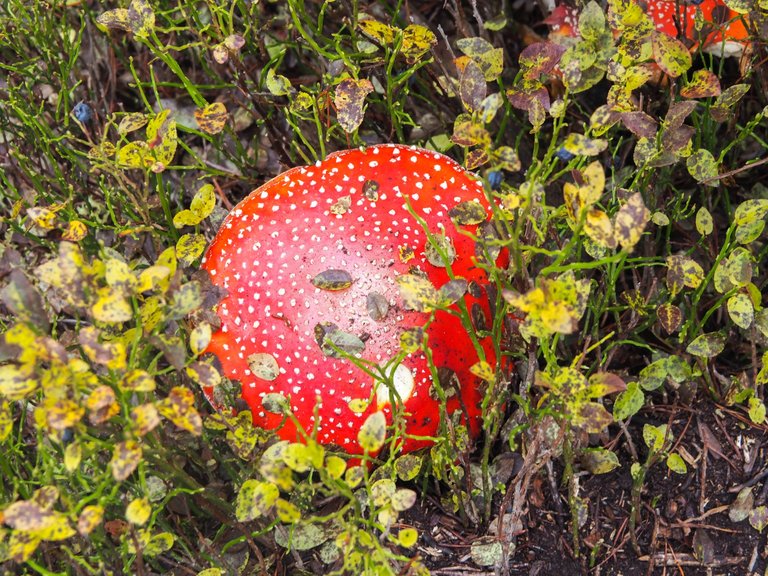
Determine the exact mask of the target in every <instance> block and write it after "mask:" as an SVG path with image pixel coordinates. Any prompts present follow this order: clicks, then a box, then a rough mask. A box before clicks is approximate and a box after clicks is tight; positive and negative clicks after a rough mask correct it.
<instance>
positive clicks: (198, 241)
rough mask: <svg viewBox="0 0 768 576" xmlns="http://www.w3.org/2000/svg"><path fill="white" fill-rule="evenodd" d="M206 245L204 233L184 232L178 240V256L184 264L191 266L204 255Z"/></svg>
mask: <svg viewBox="0 0 768 576" xmlns="http://www.w3.org/2000/svg"><path fill="white" fill-rule="evenodd" d="M177 216H178V214H177ZM205 245H206V240H205V236H203V235H202V234H184V235H183V236H182V237H181V238H179V241H178V242H176V256H177V257H178V259H179V261H180V262H181V263H182V264H183V265H185V266H190V265H191V264H192V263H193V262H194V261H195V260H197V259H198V258H200V256H202V255H203V251H204V250H205Z"/></svg>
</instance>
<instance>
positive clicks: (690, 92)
mask: <svg viewBox="0 0 768 576" xmlns="http://www.w3.org/2000/svg"><path fill="white" fill-rule="evenodd" d="M719 95H720V79H719V78H718V77H717V75H716V74H715V73H714V72H711V71H709V70H706V69H701V70H696V71H695V72H694V73H693V75H692V76H691V79H690V81H689V82H688V84H686V85H685V86H683V88H681V89H680V96H682V97H683V98H710V97H712V96H719Z"/></svg>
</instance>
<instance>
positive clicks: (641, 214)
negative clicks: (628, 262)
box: [614, 192, 651, 252]
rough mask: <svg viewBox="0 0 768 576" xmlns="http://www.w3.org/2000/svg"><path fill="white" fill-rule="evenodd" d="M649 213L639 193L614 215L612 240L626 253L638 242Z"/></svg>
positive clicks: (631, 197)
mask: <svg viewBox="0 0 768 576" xmlns="http://www.w3.org/2000/svg"><path fill="white" fill-rule="evenodd" d="M650 217H651V213H650V211H649V210H648V208H646V207H645V203H644V202H643V197H642V195H641V194H640V192H635V193H634V194H633V195H632V196H630V197H629V198H628V199H627V202H626V203H625V204H624V205H623V206H622V207H621V208H620V209H619V211H618V212H617V213H616V219H615V223H614V238H615V239H616V241H617V242H618V243H619V244H621V247H622V248H623V249H624V250H626V251H627V252H631V251H632V249H633V248H634V247H635V244H637V243H638V242H639V241H640V237H641V236H642V234H643V231H644V230H645V225H646V224H647V223H648V220H650Z"/></svg>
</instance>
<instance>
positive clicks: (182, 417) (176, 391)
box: [157, 386, 203, 436]
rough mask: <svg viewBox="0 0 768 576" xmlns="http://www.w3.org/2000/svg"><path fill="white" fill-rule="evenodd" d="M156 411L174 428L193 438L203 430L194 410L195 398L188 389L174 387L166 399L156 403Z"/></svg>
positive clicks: (201, 422)
mask: <svg viewBox="0 0 768 576" xmlns="http://www.w3.org/2000/svg"><path fill="white" fill-rule="evenodd" d="M157 408H158V411H159V412H160V414H161V415H162V416H164V417H165V418H167V419H168V420H170V421H171V422H173V423H174V424H175V425H176V426H178V427H179V428H181V429H182V430H186V431H187V432H191V433H192V434H194V435H195V436H199V435H200V434H201V432H202V429H203V420H202V418H201V417H200V413H199V412H198V411H197V409H196V408H195V396H194V394H193V393H192V391H191V390H190V389H189V388H183V387H181V386H175V387H173V388H171V391H170V393H169V394H168V397H167V398H164V399H163V400H161V401H160V402H159V403H158V406H157Z"/></svg>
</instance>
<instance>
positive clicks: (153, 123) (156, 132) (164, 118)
mask: <svg viewBox="0 0 768 576" xmlns="http://www.w3.org/2000/svg"><path fill="white" fill-rule="evenodd" d="M170 113H171V111H170V110H167V109H166V110H162V111H161V112H159V113H158V114H157V116H155V117H154V118H153V119H152V120H150V121H149V123H148V124H147V148H148V149H149V150H151V151H152V154H153V156H154V161H155V162H158V163H159V164H161V165H162V168H160V167H153V170H154V171H155V172H161V171H162V170H163V169H164V168H165V167H166V166H168V165H169V164H170V163H171V161H172V160H173V157H174V155H175V154H176V146H177V145H178V137H177V135H176V120H173V119H172V118H170Z"/></svg>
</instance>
